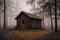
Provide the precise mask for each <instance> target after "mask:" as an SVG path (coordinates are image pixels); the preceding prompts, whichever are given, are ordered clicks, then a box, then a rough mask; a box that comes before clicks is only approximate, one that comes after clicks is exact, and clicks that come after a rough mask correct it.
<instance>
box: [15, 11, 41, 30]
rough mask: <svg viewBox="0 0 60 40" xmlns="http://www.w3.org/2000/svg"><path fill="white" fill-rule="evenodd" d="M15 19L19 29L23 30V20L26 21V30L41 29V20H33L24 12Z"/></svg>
mask: <svg viewBox="0 0 60 40" xmlns="http://www.w3.org/2000/svg"><path fill="white" fill-rule="evenodd" d="M15 19H17V27H16V28H17V29H23V28H22V27H21V20H22V19H24V20H25V25H26V27H25V28H24V29H31V28H41V19H35V18H31V17H29V16H28V15H26V14H25V13H24V12H21V13H20V14H19V15H18V16H17V17H16V18H15Z"/></svg>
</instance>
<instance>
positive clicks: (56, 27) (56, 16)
mask: <svg viewBox="0 0 60 40" xmlns="http://www.w3.org/2000/svg"><path fill="white" fill-rule="evenodd" d="M55 32H57V0H55Z"/></svg>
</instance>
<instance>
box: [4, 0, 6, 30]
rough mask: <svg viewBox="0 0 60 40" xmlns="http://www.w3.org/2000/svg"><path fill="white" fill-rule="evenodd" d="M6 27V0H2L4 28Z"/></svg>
mask: <svg viewBox="0 0 60 40" xmlns="http://www.w3.org/2000/svg"><path fill="white" fill-rule="evenodd" d="M5 28H6V0H4V29H5Z"/></svg>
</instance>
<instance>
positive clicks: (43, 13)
mask: <svg viewBox="0 0 60 40" xmlns="http://www.w3.org/2000/svg"><path fill="white" fill-rule="evenodd" d="M43 29H44V12H43Z"/></svg>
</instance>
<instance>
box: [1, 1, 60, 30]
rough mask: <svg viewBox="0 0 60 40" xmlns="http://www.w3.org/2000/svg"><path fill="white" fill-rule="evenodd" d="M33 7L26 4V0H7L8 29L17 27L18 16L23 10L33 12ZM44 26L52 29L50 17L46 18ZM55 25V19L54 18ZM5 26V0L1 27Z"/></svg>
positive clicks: (59, 22) (59, 27)
mask: <svg viewBox="0 0 60 40" xmlns="http://www.w3.org/2000/svg"><path fill="white" fill-rule="evenodd" d="M31 8H32V7H31V6H30V5H27V4H26V0H6V29H13V28H15V27H16V20H15V18H16V16H17V15H18V14H19V13H20V12H21V11H22V10H23V11H26V12H31V11H30V9H31ZM44 24H45V27H44V28H48V29H51V22H50V18H49V17H45V19H44ZM53 26H54V19H53ZM3 27H4V1H3V0H2V5H0V28H2V29H3ZM59 29H60V19H59V20H58V30H59Z"/></svg>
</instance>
